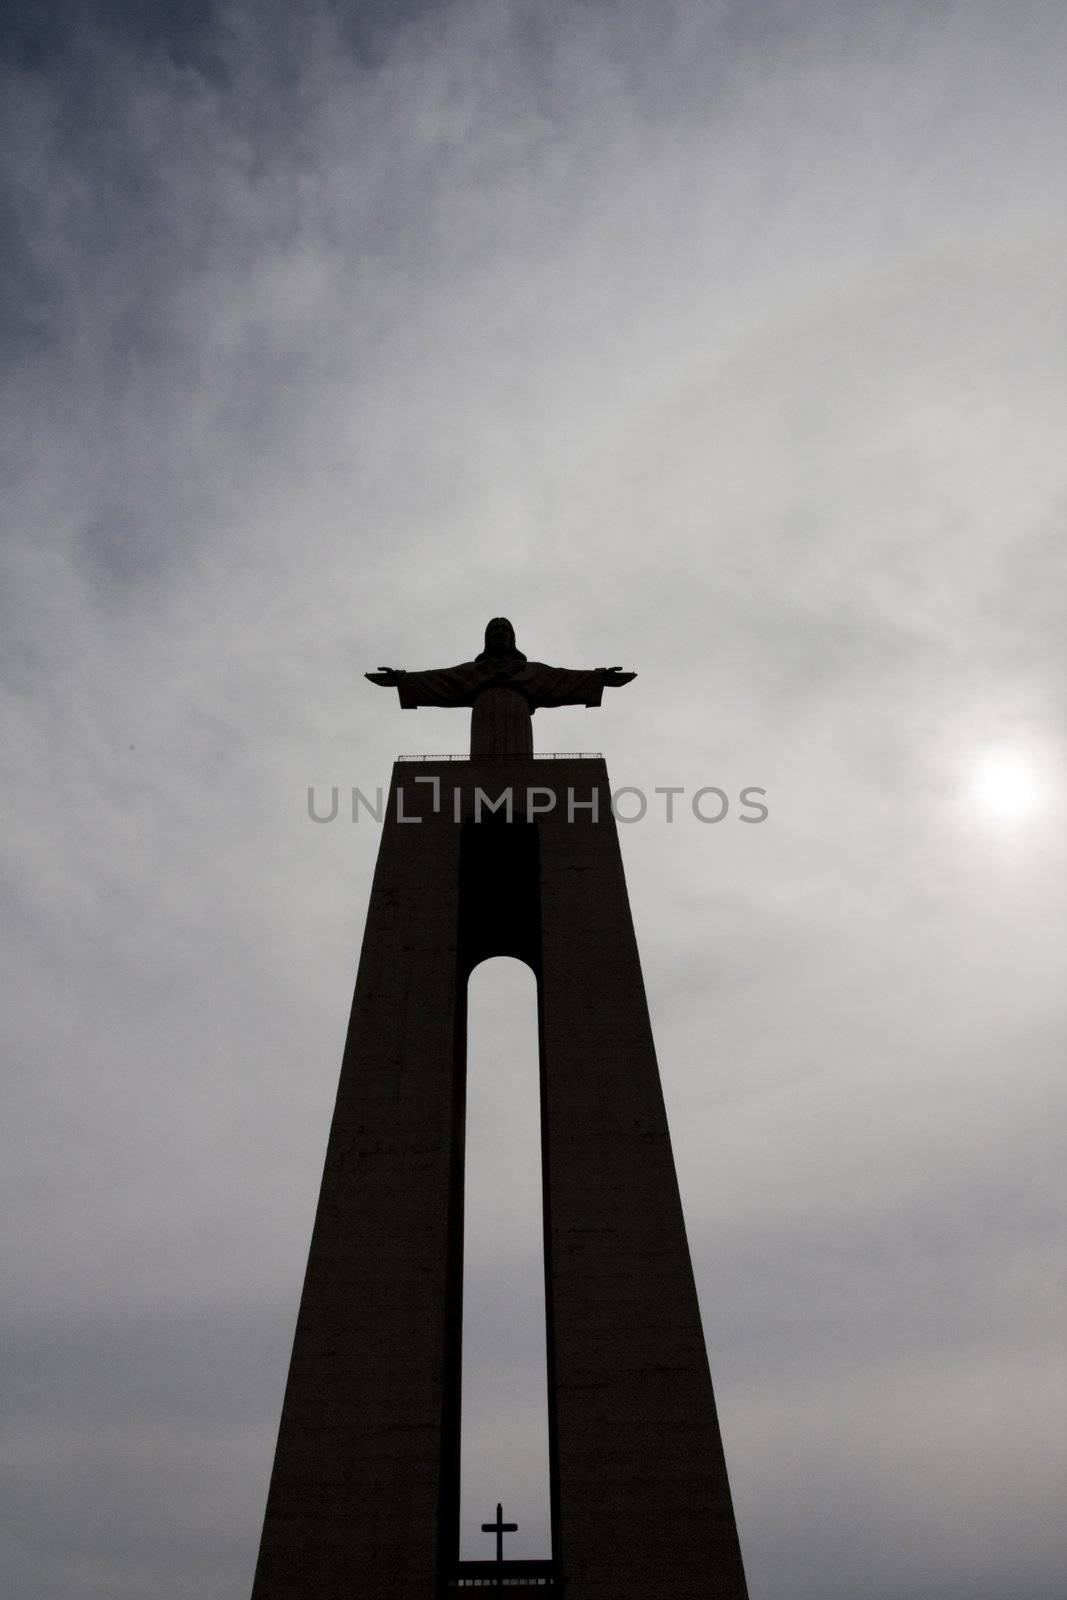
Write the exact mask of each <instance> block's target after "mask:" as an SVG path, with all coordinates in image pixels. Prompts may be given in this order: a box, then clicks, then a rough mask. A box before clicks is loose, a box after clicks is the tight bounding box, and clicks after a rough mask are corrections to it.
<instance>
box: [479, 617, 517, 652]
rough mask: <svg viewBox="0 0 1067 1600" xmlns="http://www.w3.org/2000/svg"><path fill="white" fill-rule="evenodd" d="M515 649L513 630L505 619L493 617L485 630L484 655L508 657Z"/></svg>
mask: <svg viewBox="0 0 1067 1600" xmlns="http://www.w3.org/2000/svg"><path fill="white" fill-rule="evenodd" d="M515 648H516V645H515V629H514V628H513V627H512V626H511V623H510V622H509V621H508V619H507V617H493V618H492V619H491V621H490V622H489V624H488V626H487V627H486V630H485V653H486V655H487V656H502V655H505V654H507V655H510V653H511V652H512V651H513V650H514V649H515Z"/></svg>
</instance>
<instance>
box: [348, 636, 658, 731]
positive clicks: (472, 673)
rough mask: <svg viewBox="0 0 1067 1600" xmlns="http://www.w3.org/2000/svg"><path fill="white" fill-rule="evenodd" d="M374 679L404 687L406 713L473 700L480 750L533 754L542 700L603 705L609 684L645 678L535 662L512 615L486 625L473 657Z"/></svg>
mask: <svg viewBox="0 0 1067 1600" xmlns="http://www.w3.org/2000/svg"><path fill="white" fill-rule="evenodd" d="M365 676H366V677H368V678H369V679H370V681H371V683H378V684H381V686H382V687H383V688H385V689H396V690H397V692H398V693H399V695H400V704H401V706H402V707H403V708H404V710H405V711H412V710H414V709H415V707H416V706H470V707H471V755H472V756H500V755H508V756H531V755H533V723H532V722H531V720H530V719H531V717H532V716H533V713H534V712H535V711H536V710H537V708H538V707H539V706H598V705H599V704H600V700H601V696H602V695H603V693H604V690H605V689H618V688H621V687H622V685H623V684H624V683H630V682H631V681H632V680H633V679H634V678H636V677H637V673H636V672H623V670H622V668H621V667H594V668H593V669H592V670H591V671H587V672H571V671H569V670H568V669H567V668H566V667H548V666H546V665H545V664H544V662H543V661H528V660H527V659H526V657H525V656H524V655H523V653H522V651H521V650H519V649H518V648H517V647H516V644H515V629H514V628H513V627H512V626H511V623H510V622H509V621H508V619H507V617H494V618H493V620H492V621H491V622H490V624H489V626H488V627H487V628H486V630H485V649H484V650H483V651H482V653H481V655H478V656H475V658H474V660H473V661H464V662H461V663H460V665H459V666H458V667H440V668H434V669H431V670H430V671H429V672H403V671H400V670H398V669H396V668H395V667H379V669H378V671H377V672H368V673H366V674H365Z"/></svg>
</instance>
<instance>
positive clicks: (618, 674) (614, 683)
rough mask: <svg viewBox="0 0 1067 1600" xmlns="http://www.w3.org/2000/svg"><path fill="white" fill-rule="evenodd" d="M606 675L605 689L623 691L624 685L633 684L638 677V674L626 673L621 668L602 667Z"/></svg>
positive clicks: (601, 669)
mask: <svg viewBox="0 0 1067 1600" xmlns="http://www.w3.org/2000/svg"><path fill="white" fill-rule="evenodd" d="M600 671H601V672H602V673H603V674H604V687H605V689H621V688H622V686H623V684H626V683H633V681H634V679H635V678H636V677H637V673H636V672H624V671H623V670H622V668H621V667H601V668H600Z"/></svg>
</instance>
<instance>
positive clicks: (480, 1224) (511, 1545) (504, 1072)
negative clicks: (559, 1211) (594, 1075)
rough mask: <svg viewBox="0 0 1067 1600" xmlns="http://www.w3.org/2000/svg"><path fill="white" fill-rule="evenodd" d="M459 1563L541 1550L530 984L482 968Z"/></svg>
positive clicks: (542, 1393)
mask: <svg viewBox="0 0 1067 1600" xmlns="http://www.w3.org/2000/svg"><path fill="white" fill-rule="evenodd" d="M466 1100H467V1110H466V1158H465V1177H464V1187H465V1195H464V1227H463V1357H462V1362H463V1369H462V1370H463V1378H462V1391H461V1392H462V1404H461V1426H460V1556H461V1559H463V1560H491V1559H492V1557H493V1555H494V1553H495V1541H494V1540H493V1538H492V1536H490V1535H489V1534H486V1533H483V1532H482V1531H481V1525H482V1523H484V1522H492V1521H493V1518H494V1515H495V1512H496V1506H497V1503H498V1502H500V1503H501V1504H502V1505H503V1508H504V1517H505V1520H506V1521H507V1522H515V1523H517V1524H518V1529H517V1531H516V1532H515V1533H512V1534H509V1535H508V1536H507V1538H506V1542H505V1545H504V1554H505V1557H512V1558H515V1559H537V1558H546V1557H548V1556H549V1554H550V1553H551V1532H550V1502H549V1454H548V1378H547V1367H546V1330H545V1271H544V1231H543V1221H542V1217H543V1213H542V1195H541V1100H540V1068H539V1056H538V1018H537V982H536V979H535V977H534V974H533V972H532V971H531V970H530V968H529V967H528V966H526V965H525V964H524V963H523V962H521V961H517V960H515V959H513V958H512V957H494V958H493V959H491V960H487V961H483V962H482V963H481V964H480V965H479V966H477V967H475V969H474V971H473V972H472V973H471V976H470V981H469V984H468V993H467V1095H466Z"/></svg>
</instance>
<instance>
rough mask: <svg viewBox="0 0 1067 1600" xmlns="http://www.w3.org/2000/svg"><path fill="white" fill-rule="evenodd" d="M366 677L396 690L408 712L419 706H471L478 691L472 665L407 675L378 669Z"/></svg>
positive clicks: (402, 671)
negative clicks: (476, 690) (475, 690)
mask: <svg viewBox="0 0 1067 1600" xmlns="http://www.w3.org/2000/svg"><path fill="white" fill-rule="evenodd" d="M363 676H364V677H365V678H367V679H369V681H370V682H371V683H376V684H377V685H378V687H379V688H381V689H395V690H396V691H397V693H398V694H399V696H400V704H401V706H402V707H403V708H404V710H405V711H413V710H414V709H415V707H416V706H469V705H471V704H472V703H473V699H474V688H475V687H476V683H475V678H474V675H473V670H472V668H471V667H470V665H469V664H467V663H463V664H461V665H460V666H458V667H440V668H433V669H431V670H430V671H429V672H405V671H404V669H403V668H402V667H379V668H378V670H377V672H365V673H364V674H363Z"/></svg>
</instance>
